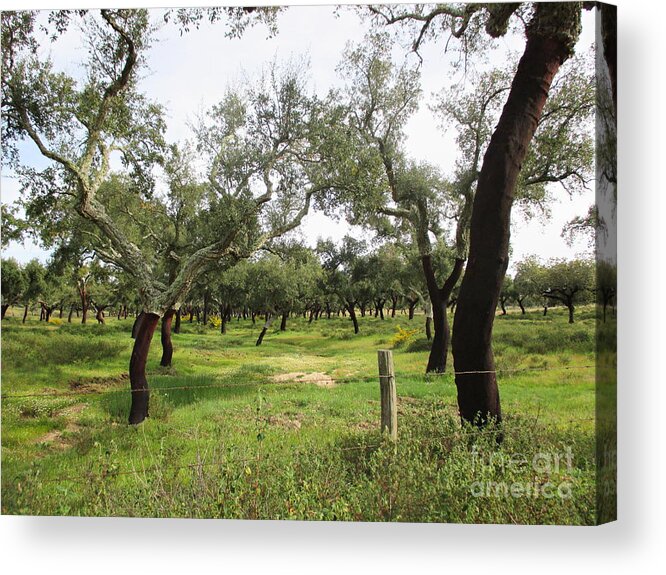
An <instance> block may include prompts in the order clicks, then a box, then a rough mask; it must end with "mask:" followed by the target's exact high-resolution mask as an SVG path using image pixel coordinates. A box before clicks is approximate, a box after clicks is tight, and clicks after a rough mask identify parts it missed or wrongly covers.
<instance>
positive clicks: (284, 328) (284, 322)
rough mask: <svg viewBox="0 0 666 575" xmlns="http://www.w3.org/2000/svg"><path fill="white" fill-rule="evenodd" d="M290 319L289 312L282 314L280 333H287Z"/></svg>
mask: <svg viewBox="0 0 666 575" xmlns="http://www.w3.org/2000/svg"><path fill="white" fill-rule="evenodd" d="M288 318H289V312H288V311H285V312H284V313H283V314H282V321H281V322H280V331H287V319H288Z"/></svg>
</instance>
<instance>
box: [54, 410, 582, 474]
mask: <svg viewBox="0 0 666 575" xmlns="http://www.w3.org/2000/svg"><path fill="white" fill-rule="evenodd" d="M538 418H539V414H538V413H537V414H536V416H535V418H534V419H533V420H531V421H524V422H521V423H518V422H512V424H511V426H510V427H506V426H501V427H492V428H486V429H479V428H474V427H469V428H463V427H461V428H460V429H459V430H457V431H455V432H453V433H447V434H441V435H435V436H430V437H425V438H418V439H414V438H413V437H412V438H410V440H409V441H410V444H412V445H413V444H414V443H416V444H418V445H421V446H433V445H441V444H442V443H443V442H444V441H447V440H452V439H454V440H463V439H465V438H468V437H483V436H492V437H496V436H498V435H500V434H502V435H503V436H507V435H510V434H511V433H515V432H517V431H524V430H525V429H526V428H528V429H530V430H531V429H533V428H534V427H535V426H536V425H537V423H538ZM594 420H595V418H593V417H586V418H576V419H571V420H569V421H568V422H569V424H570V425H571V424H573V423H583V422H585V423H589V422H590V421H594ZM171 431H174V430H173V429H171ZM187 431H192V428H188V430H187ZM396 445H397V444H396V443H394V442H391V441H390V440H389V439H388V438H387V437H383V439H382V440H381V441H379V442H375V443H361V444H356V445H334V444H330V443H327V444H325V445H318V446H317V447H316V448H317V449H320V450H325V451H326V452H331V451H338V452H342V453H344V452H357V451H370V450H378V449H380V448H387V449H390V450H393V451H395V448H396ZM308 447H313V446H311V445H307V444H305V445H303V446H302V447H299V448H298V450H299V451H303V450H304V449H306V448H308ZM149 455H151V454H149ZM257 455H258V454H257ZM151 457H152V455H151ZM197 458H198V461H196V462H193V463H184V464H169V463H160V464H153V465H149V466H147V467H142V468H140V469H137V468H132V469H120V470H118V469H114V470H103V471H102V472H93V471H91V472H87V473H82V474H79V475H64V476H58V477H46V478H43V479H42V483H63V482H72V483H88V482H91V481H99V480H110V479H113V478H116V477H126V476H137V475H146V474H149V473H164V472H176V471H183V470H203V469H204V468H211V467H224V466H228V465H229V464H230V463H234V464H236V465H237V466H239V467H246V466H248V465H250V464H253V463H255V464H256V463H257V461H258V459H257V458H254V459H250V458H244V459H242V460H239V461H230V460H229V459H212V460H210V461H206V460H205V459H201V458H200V455H199V453H197ZM267 459H268V458H267V454H266V453H263V454H262V457H261V464H262V466H264V467H265V466H266V463H267ZM275 459H277V458H275ZM273 467H274V469H276V470H279V471H283V470H284V468H283V465H282V464H280V465H274V466H273Z"/></svg>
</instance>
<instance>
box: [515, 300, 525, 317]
mask: <svg viewBox="0 0 666 575" xmlns="http://www.w3.org/2000/svg"><path fill="white" fill-rule="evenodd" d="M516 301H517V302H518V306H519V307H520V313H521V314H522V315H525V306H524V305H523V298H518V299H517V300H516Z"/></svg>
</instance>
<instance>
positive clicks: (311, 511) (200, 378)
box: [2, 308, 614, 524]
mask: <svg viewBox="0 0 666 575" xmlns="http://www.w3.org/2000/svg"><path fill="white" fill-rule="evenodd" d="M131 323H132V322H131V320H130V319H128V320H120V321H117V320H115V319H109V320H108V321H107V325H96V324H93V323H90V324H88V325H85V326H82V325H80V324H67V323H63V324H61V325H54V324H50V325H44V324H43V323H40V322H37V321H35V320H32V319H31V320H29V321H28V322H27V323H26V324H25V325H22V324H21V323H20V315H18V311H17V313H16V314H15V315H13V316H12V315H11V314H10V315H9V317H8V318H7V319H5V320H4V321H3V324H2V332H3V333H2V393H3V401H2V446H3V450H2V466H3V467H2V511H3V513H9V514H35V515H114V516H154V517H226V518H266V519H289V518H291V519H323V520H358V521H391V520H393V521H450V522H508V523H512V522H516V523H566V524H591V523H594V522H595V520H596V517H595V489H594V482H595V466H594V461H595V435H594V433H595V421H594V417H595V386H594V376H595V371H594V369H589V368H587V367H586V366H590V365H593V364H594V349H595V347H594V346H595V343H594V340H595V319H594V311H593V309H592V308H589V309H586V308H583V309H581V310H580V311H579V312H578V313H577V322H576V323H575V324H574V325H568V324H567V323H566V315H565V313H564V312H563V311H562V310H558V309H554V310H550V311H549V314H548V316H547V317H545V318H544V317H543V316H541V314H540V313H539V312H538V311H533V312H530V313H528V314H527V315H526V316H524V317H523V316H521V315H519V314H517V313H516V312H513V313H510V314H509V315H508V316H504V317H500V316H498V318H497V321H496V323H495V326H496V327H495V353H496V359H497V365H498V369H500V370H504V371H501V372H500V392H501V395H502V402H503V411H504V413H505V423H504V425H503V429H502V432H503V434H504V441H503V442H502V443H501V444H500V445H498V443H497V442H496V432H495V431H494V430H487V431H486V432H483V433H481V434H479V433H478V432H476V431H473V430H471V429H466V428H462V427H461V426H460V423H459V421H458V418H457V415H456V414H457V409H456V393H455V385H454V381H453V377H452V375H450V374H445V375H441V376H426V375H424V373H423V370H424V366H425V363H426V359H427V353H428V347H427V343H424V337H423V335H422V330H421V329H420V328H422V323H423V318H422V317H419V316H417V317H416V319H415V320H414V321H412V322H410V321H408V320H407V317H406V316H402V315H399V316H398V317H396V318H395V319H387V320H385V321H381V320H379V319H375V318H370V317H366V318H360V326H361V333H360V334H359V335H358V336H354V334H353V331H352V329H351V325H350V322H349V320H347V319H344V318H333V319H331V320H326V319H320V320H318V321H317V322H313V323H312V324H308V323H307V322H306V321H305V320H302V319H300V318H298V319H296V318H294V319H290V321H289V326H288V331H287V332H284V333H281V332H279V331H278V330H277V329H273V330H271V331H269V333H268V334H267V336H266V338H265V340H264V343H263V345H262V346H261V347H256V346H255V340H256V337H257V336H258V333H259V331H260V329H261V325H260V323H259V322H257V324H256V325H254V326H253V325H252V323H251V322H250V321H247V322H237V321H233V322H232V323H231V324H230V325H229V331H228V334H227V335H224V336H223V335H221V334H219V333H218V332H216V331H215V330H213V329H208V328H203V327H202V326H197V325H196V324H190V323H188V322H187V321H185V322H183V326H182V327H183V330H182V333H181V334H178V335H174V337H173V340H174V346H175V354H174V365H173V367H172V368H168V369H164V368H160V367H159V358H160V353H161V350H160V346H159V338H158V337H156V338H155V340H154V343H153V346H152V349H151V352H150V357H149V361H148V368H147V369H148V380H149V383H150V386H151V390H152V392H151V403H150V418H149V419H148V420H146V422H145V423H143V424H142V425H140V426H137V427H130V426H129V425H127V423H126V419H127V415H128V409H129V393H128V391H127V389H128V381H127V376H126V373H127V364H128V361H129V355H130V351H131V345H132V340H131V338H130V337H129V331H130V328H131ZM398 327H400V328H401V329H402V330H414V329H416V328H418V329H419V331H418V333H415V334H413V335H411V336H405V335H404V333H403V334H402V335H401V334H400V332H399V330H398ZM394 344H395V345H396V346H395V349H394V361H395V369H396V379H397V386H398V396H399V423H398V425H399V441H398V444H397V446H393V445H392V444H389V443H387V442H386V441H385V440H384V439H383V438H382V437H381V436H380V434H379V432H378V422H379V409H380V407H379V389H378V382H377V381H378V380H377V376H376V373H377V367H376V361H377V359H376V350H377V349H380V348H387V347H392V345H394ZM609 361H611V363H612V362H613V361H614V358H613V359H612V360H609ZM449 365H452V361H451V360H449ZM564 368H566V369H564ZM517 369H520V370H525V371H518V372H517V371H515V370H517ZM292 372H308V373H309V372H320V373H323V374H327V375H329V376H331V377H332V378H333V380H334V381H335V385H334V386H319V385H316V384H314V383H303V382H298V381H293V380H286V381H284V380H281V379H280V378H279V376H280V375H281V374H287V373H292ZM276 378H277V379H276ZM41 393H46V394H54V393H55V394H58V393H59V394H64V395H60V396H53V395H51V396H43V397H41V396H37V397H22V398H16V397H14V398H12V397H8V396H11V395H26V394H41ZM70 394H71V395H70ZM564 454H566V455H567V456H568V457H569V459H568V460H567V461H569V462H570V464H567V465H559V466H555V465H553V463H555V462H561V461H563V457H564ZM539 458H541V459H539ZM542 459H549V465H546V466H545V468H544V465H536V464H535V461H541V460H542ZM523 460H524V461H525V462H527V463H524V464H519V462H521V461H523ZM544 485H546V486H550V487H553V488H556V487H558V486H562V485H564V486H566V488H567V492H566V493H565V495H566V496H559V495H558V496H557V497H547V496H545V495H544V493H543V492H542V491H540V490H543V486H544ZM506 486H509V487H511V486H514V487H515V486H518V487H515V488H516V489H523V490H525V489H532V490H535V489H536V490H537V496H526V495H523V496H515V495H508V496H507V495H506V494H503V492H502V489H504V488H505V487H506ZM482 488H483V489H490V490H491V491H492V493H491V492H484V493H482V494H479V493H477V491H480V490H481V489H482Z"/></svg>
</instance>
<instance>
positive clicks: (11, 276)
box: [0, 258, 27, 319]
mask: <svg viewBox="0 0 666 575" xmlns="http://www.w3.org/2000/svg"><path fill="white" fill-rule="evenodd" d="M0 277H1V278H2V316H1V318H2V319H5V313H7V309H9V307H10V306H13V305H16V304H17V303H18V302H19V301H20V300H21V298H22V297H23V294H24V292H25V290H26V287H27V281H26V276H25V273H24V272H23V270H22V269H21V266H20V265H19V263H18V262H17V261H16V260H15V259H13V258H9V259H3V260H2V272H1V273H0Z"/></svg>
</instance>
